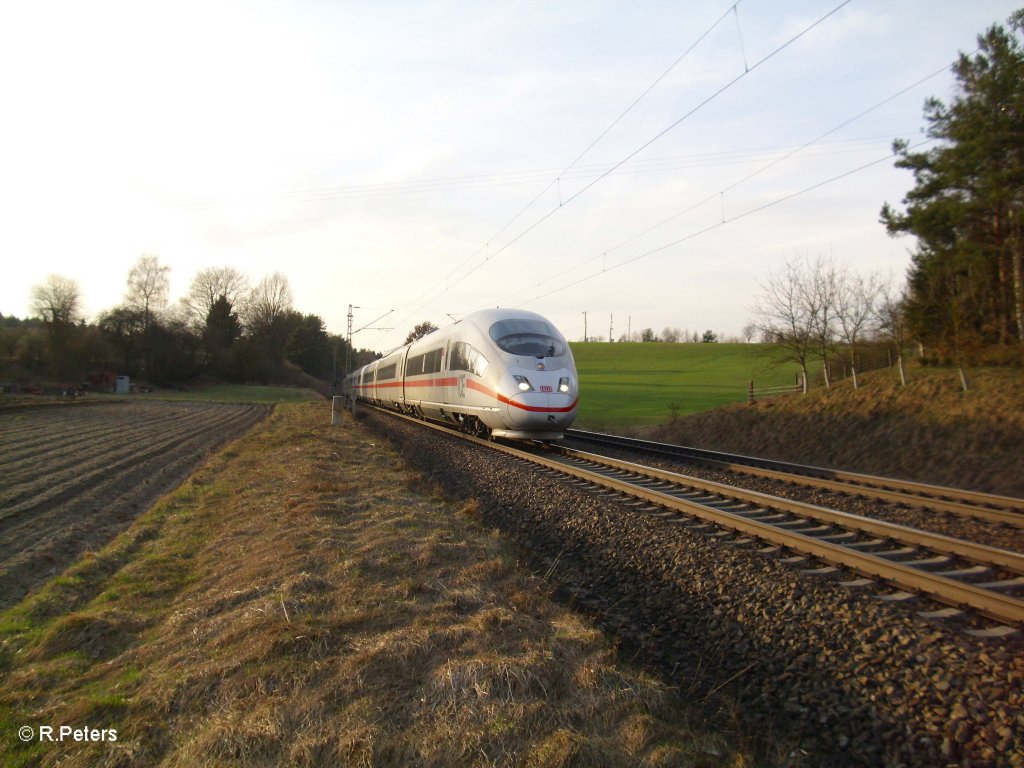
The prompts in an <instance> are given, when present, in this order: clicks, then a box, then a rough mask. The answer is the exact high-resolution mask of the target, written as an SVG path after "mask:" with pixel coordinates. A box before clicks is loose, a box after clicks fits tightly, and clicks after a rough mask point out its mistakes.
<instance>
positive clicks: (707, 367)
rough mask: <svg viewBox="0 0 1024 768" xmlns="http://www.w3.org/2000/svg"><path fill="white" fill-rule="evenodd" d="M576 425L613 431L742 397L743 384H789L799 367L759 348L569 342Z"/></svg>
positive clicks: (759, 345)
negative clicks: (576, 391)
mask: <svg viewBox="0 0 1024 768" xmlns="http://www.w3.org/2000/svg"><path fill="white" fill-rule="evenodd" d="M571 347H572V354H573V358H574V359H575V361H576V370H577V372H578V374H579V377H580V410H579V416H578V418H577V426H578V427H581V428H583V429H594V430H608V431H616V430H621V429H623V428H625V427H632V426H637V425H644V424H658V423H661V422H664V421H667V420H668V419H669V418H670V416H671V415H672V414H673V413H675V414H676V415H685V414H689V413H697V412H699V411H706V410H709V409H711V408H717V407H718V406H721V405H727V404H729V403H737V402H744V401H746V399H747V384H748V382H749V381H751V380H753V381H754V382H755V384H756V386H758V387H776V386H783V385H789V384H794V383H795V381H796V378H795V377H796V374H797V373H798V372H799V367H798V366H796V365H793V364H785V365H776V364H775V358H774V357H773V356H772V351H771V349H770V348H768V347H766V346H765V345H763V344H667V343H661V342H648V343H620V344H597V343H593V342H591V343H574V344H572V345H571Z"/></svg>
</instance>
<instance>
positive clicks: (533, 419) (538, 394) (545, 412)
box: [505, 371, 577, 433]
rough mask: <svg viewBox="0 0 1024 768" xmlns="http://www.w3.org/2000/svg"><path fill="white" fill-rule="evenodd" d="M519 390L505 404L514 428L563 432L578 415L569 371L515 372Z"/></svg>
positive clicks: (573, 382) (506, 412)
mask: <svg viewBox="0 0 1024 768" xmlns="http://www.w3.org/2000/svg"><path fill="white" fill-rule="evenodd" d="M513 378H514V379H515V384H516V389H514V390H513V393H512V395H511V396H510V397H509V398H508V400H507V401H506V404H505V418H506V420H507V423H508V425H509V427H510V428H511V429H514V430H522V431H524V432H559V433H560V432H564V431H565V430H566V429H568V428H569V426H570V425H571V424H572V422H573V420H574V419H575V418H576V402H577V400H576V398H577V395H576V391H575V381H574V378H575V377H573V376H571V375H570V374H569V372H567V371H555V372H549V373H547V375H544V374H538V373H537V372H536V371H534V372H532V374H531V375H529V376H525V375H515V376H514V377H513Z"/></svg>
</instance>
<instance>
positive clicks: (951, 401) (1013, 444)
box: [647, 368, 1024, 496]
mask: <svg viewBox="0 0 1024 768" xmlns="http://www.w3.org/2000/svg"><path fill="white" fill-rule="evenodd" d="M896 376H897V374H896V373H895V372H894V371H890V370H883V371H875V372H873V373H871V374H868V375H867V376H865V377H864V384H863V386H862V387H861V388H859V389H857V390H854V389H853V388H852V385H851V382H850V381H849V380H845V381H841V382H839V383H838V384H837V385H835V386H834V387H833V388H832V389H830V390H827V389H824V388H819V389H815V390H812V391H811V392H810V393H808V394H807V395H790V396H786V397H780V398H776V399H774V400H764V401H761V402H758V403H757V404H756V405H755V406H748V405H737V406H729V407H726V408H720V409H717V410H715V411H710V412H707V413H700V414H694V415H692V416H686V417H683V418H680V419H678V420H677V421H676V422H674V423H673V424H669V425H666V426H664V427H661V428H658V429H654V430H649V431H648V432H647V434H649V435H651V436H652V437H653V438H654V439H658V440H666V441H670V442H679V443H682V444H685V445H697V446H701V447H705V448H711V449H717V450H723V451H731V452H736V453H745V454H750V455H758V456H769V457H773V458H779V459H783V460H788V461H796V462H801V463H807V464H816V465H821V466H831V467H839V468H842V469H853V470H859V471H862V472H868V473H871V474H879V475H890V476H894V477H906V478H910V479H914V480H920V481H923V482H931V483H938V484H941V485H951V486H956V487H964V488H976V489H978V490H984V491H988V492H991V493H1001V494H1006V495H1010V496H1024V386H1022V384H1024V381H1022V375H1021V371H1020V370H1019V369H983V370H976V371H972V372H970V374H969V376H970V379H971V387H972V388H971V390H970V391H969V392H963V391H961V389H960V385H959V380H958V379H957V374H956V372H955V371H954V370H950V369H941V368H912V369H911V370H910V377H909V378H910V381H909V384H908V386H906V387H900V386H899V382H898V379H897V378H896Z"/></svg>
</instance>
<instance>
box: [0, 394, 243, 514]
mask: <svg viewBox="0 0 1024 768" xmlns="http://www.w3.org/2000/svg"><path fill="white" fill-rule="evenodd" d="M227 408H238V406H225V409H224V410H222V411H220V412H214V413H213V414H206V413H203V412H196V413H185V414H181V415H179V416H177V417H174V418H170V419H167V418H166V417H165V416H164V415H163V414H161V417H160V418H159V420H157V421H152V422H150V423H148V424H145V423H136V424H134V425H130V426H126V427H125V428H124V429H123V430H122V432H121V435H120V437H119V439H118V440H117V441H112V442H109V443H101V442H94V444H93V446H92V448H91V449H90V451H89V452H88V453H85V454H84V455H85V456H87V457H89V458H83V457H82V455H81V454H80V455H78V456H69V455H68V454H69V453H70V452H69V451H67V450H64V449H63V448H62V446H60V445H57V446H55V447H54V451H53V452H52V453H51V454H50V456H51V459H52V461H36V462H33V464H32V466H31V468H30V469H29V470H28V471H27V472H26V473H25V475H24V476H22V477H18V476H15V475H13V474H8V473H5V474H7V477H8V480H6V481H5V483H4V485H5V486H7V487H5V488H4V490H3V491H0V510H3V511H2V512H0V523H2V522H3V521H5V520H6V519H7V518H8V517H11V516H14V515H20V514H22V513H23V512H24V511H26V510H31V509H34V508H36V507H37V506H39V505H44V504H51V503H53V502H55V501H59V500H61V499H63V498H67V497H70V496H73V495H75V494H77V493H79V492H81V490H82V489H85V488H88V487H89V486H91V485H93V484H94V483H95V482H96V481H97V478H104V477H109V476H113V475H116V474H117V473H119V472H120V471H121V469H122V468H123V467H124V466H126V465H133V464H137V463H139V462H146V461H149V460H150V459H152V458H154V457H156V456H159V454H160V453H161V452H162V451H164V450H166V449H167V447H168V446H171V445H174V444H175V443H176V442H177V441H178V440H180V439H182V437H183V436H186V435H188V436H191V435H194V434H196V435H199V434H206V433H210V432H214V431H216V430H218V429H220V428H221V427H222V426H223V425H226V424H230V423H231V422H233V421H234V420H235V419H236V418H238V416H239V415H240V414H241V413H244V411H229V410H227ZM140 448H141V450H140ZM64 474H73V475H74V477H75V480H74V481H73V482H69V483H62V484H60V485H59V486H54V484H53V481H52V478H53V477H54V476H63V475H64ZM12 481H13V485H10V486H8V483H10V482H12Z"/></svg>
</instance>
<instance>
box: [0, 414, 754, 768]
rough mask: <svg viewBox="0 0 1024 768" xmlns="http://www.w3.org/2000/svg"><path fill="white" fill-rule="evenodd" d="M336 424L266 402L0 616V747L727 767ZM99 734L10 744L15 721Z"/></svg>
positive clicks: (85, 759)
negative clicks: (255, 420) (223, 443)
mask: <svg viewBox="0 0 1024 768" xmlns="http://www.w3.org/2000/svg"><path fill="white" fill-rule="evenodd" d="M546 590H547V585H546V584H545V582H544V580H543V579H542V578H538V577H535V576H530V575H527V574H525V573H524V571H523V570H522V569H521V568H520V567H519V566H518V565H517V563H516V561H515V556H514V554H513V551H512V550H511V549H510V546H509V545H508V544H507V543H506V541H505V540H504V539H502V538H500V537H499V536H497V535H496V534H492V533H489V532H488V531H486V530H484V529H482V528H481V527H480V525H479V524H478V523H477V522H476V521H475V519H474V506H473V504H472V503H470V504H467V505H464V506H462V507H458V508H457V507H455V506H454V505H453V504H451V503H449V502H446V501H445V500H444V499H443V498H441V497H440V496H439V492H438V491H437V490H435V487H434V486H432V485H431V484H430V483H429V481H427V480H425V479H424V478H423V477H422V476H421V475H418V474H417V473H415V472H412V471H410V470H408V469H406V468H404V467H403V465H402V463H401V461H400V459H399V458H398V457H397V455H396V454H395V453H393V452H391V451H390V450H389V449H388V448H387V447H386V446H385V445H382V444H381V440H380V438H378V437H376V436H375V435H373V434H372V433H371V432H369V431H368V430H367V429H364V428H363V427H362V426H360V425H357V424H355V423H353V422H351V421H350V422H348V423H347V424H346V425H345V426H342V427H334V428H332V427H330V414H329V412H328V410H327V409H326V407H325V406H324V404H322V403H321V404H316V405H314V404H300V405H284V406H280V407H279V408H278V409H277V410H276V412H275V414H274V415H273V416H272V417H271V418H270V419H269V420H268V421H267V422H265V423H264V424H262V425H260V426H257V427H256V428H254V429H253V431H251V432H250V433H249V434H248V435H247V436H245V437H244V438H242V439H240V440H238V441H236V442H235V443H233V444H231V445H230V446H228V448H226V449H225V450H223V451H221V452H220V453H218V454H217V455H215V456H214V457H213V458H212V459H210V460H209V461H208V462H207V463H206V464H204V465H203V467H202V468H201V469H200V470H199V471H197V472H196V473H195V474H194V475H193V476H192V477H191V479H189V480H188V481H186V482H185V483H184V484H183V485H182V486H181V487H180V488H179V489H178V490H177V491H175V492H174V493H172V494H170V495H168V496H166V497H165V498H164V499H163V500H162V501H160V502H159V503H158V504H156V505H155V506H154V507H153V508H152V509H151V510H149V511H148V512H146V513H145V514H143V515H142V516H140V517H139V518H138V519H137V520H136V522H135V523H134V524H133V525H132V526H131V527H130V528H129V529H128V530H126V531H125V532H124V533H123V534H122V535H120V536H119V537H118V538H117V539H115V540H114V541H113V542H112V543H111V544H110V545H108V546H107V547H105V548H104V549H103V550H101V551H99V552H96V553H93V554H90V555H88V556H86V557H84V558H83V559H82V560H81V561H80V562H78V563H77V564H76V565H75V566H74V567H72V568H70V569H69V570H68V571H67V572H66V573H65V574H64V575H63V576H61V577H60V578H57V579H55V580H53V581H51V582H49V583H48V584H47V585H46V586H44V587H43V588H42V589H40V590H39V591H38V592H36V593H35V594H33V595H31V596H29V597H28V598H27V599H26V600H25V601H23V602H22V603H20V604H19V605H18V606H16V607H14V608H12V609H10V610H8V611H7V612H5V613H4V614H2V615H0V680H2V683H0V686H2V687H0V690H2V697H0V731H2V733H3V739H2V740H0V763H2V764H3V765H5V766H18V765H36V764H43V765H51V764H57V763H60V764H61V765H65V766H86V765H88V766H92V765H99V764H109V765H114V764H116V765H153V764H157V763H161V764H167V765H212V764H216V765H229V764H230V765H250V766H254V765H261V766H263V765H285V764H288V765H371V764H372V765H396V766H398V765H401V766H407V765H436V766H450V765H471V764H472V765H534V766H559V765H601V766H615V765H623V766H625V765H629V766H633V765H669V764H671V765H680V764H685V765H695V766H706V765H733V766H738V765H746V764H748V762H747V760H746V758H744V757H743V756H742V754H741V753H737V752H735V751H733V750H732V749H730V748H729V747H728V745H727V744H726V743H725V742H724V740H723V739H722V738H720V737H718V736H715V735H707V734H700V733H694V732H693V731H691V730H690V729H688V728H687V727H686V726H685V725H684V723H685V722H686V720H687V717H686V713H685V712H683V711H681V710H680V709H679V706H678V703H677V700H676V698H675V696H674V694H673V693H672V692H671V691H669V690H667V689H666V688H665V687H664V686H663V685H662V684H660V683H659V682H657V681H655V680H653V679H651V678H649V677H646V676H645V675H643V674H641V673H638V672H636V671H631V670H629V669H627V668H624V667H623V666H621V665H619V664H618V663H616V661H615V652H614V648H613V647H612V646H610V645H609V643H608V642H607V640H606V639H605V638H604V636H603V635H601V634H600V633H599V632H598V631H596V630H595V629H594V628H593V627H592V626H591V625H589V624H588V623H587V622H585V621H584V620H582V619H581V618H579V617H577V616H576V615H574V614H572V613H570V612H568V611H566V610H565V609H563V608H561V607H559V606H557V605H556V604H554V603H552V602H551V601H549V600H548V599H547V593H546ZM64 724H67V725H70V726H73V727H75V728H84V727H89V728H95V729H115V730H116V732H117V741H116V742H113V743H110V742H105V743H93V744H84V743H74V742H68V741H65V742H63V743H39V742H38V739H35V740H33V741H32V742H30V743H27V744H23V743H21V742H20V741H19V740H18V736H17V735H16V732H17V730H18V728H19V727H22V726H31V727H32V728H34V729H36V733H38V728H39V727H40V726H42V725H51V726H53V727H54V728H55V729H56V728H58V727H59V726H60V725H64Z"/></svg>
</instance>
